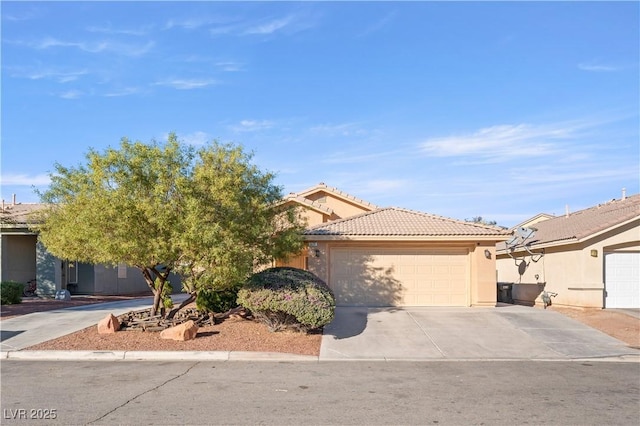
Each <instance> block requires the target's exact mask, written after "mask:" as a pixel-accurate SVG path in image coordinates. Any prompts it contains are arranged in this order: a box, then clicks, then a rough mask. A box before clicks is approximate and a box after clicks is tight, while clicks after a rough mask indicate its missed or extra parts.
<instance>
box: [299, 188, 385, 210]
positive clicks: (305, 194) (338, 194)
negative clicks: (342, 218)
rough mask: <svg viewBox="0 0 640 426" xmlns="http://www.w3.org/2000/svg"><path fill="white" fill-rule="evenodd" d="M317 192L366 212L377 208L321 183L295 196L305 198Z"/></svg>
mask: <svg viewBox="0 0 640 426" xmlns="http://www.w3.org/2000/svg"><path fill="white" fill-rule="evenodd" d="M317 192H326V193H328V194H331V195H334V196H335V197H337V198H340V199H342V200H345V201H348V202H350V203H352V204H356V205H358V206H360V207H363V208H366V209H368V210H375V209H377V208H378V206H376V205H375V204H372V203H370V202H368V201H365V200H363V199H361V198H357V197H354V196H353V195H350V194H347V193H346V192H344V191H340V190H339V189H338V188H334V187H332V186H327V185H325V184H324V183H323V182H320V183H319V184H318V185H316V186H314V187H312V188H309V189H305V190H304V191H302V192H298V193H296V194H295V195H296V196H298V197H303V198H307V197H308V196H309V195H311V194H315V193H317Z"/></svg>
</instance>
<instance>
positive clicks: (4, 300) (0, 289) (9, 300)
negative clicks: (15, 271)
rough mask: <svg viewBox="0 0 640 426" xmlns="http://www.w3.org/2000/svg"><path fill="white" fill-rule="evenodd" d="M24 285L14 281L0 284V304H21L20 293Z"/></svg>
mask: <svg viewBox="0 0 640 426" xmlns="http://www.w3.org/2000/svg"><path fill="white" fill-rule="evenodd" d="M23 291H24V284H22V283H19V282H16V281H2V282H0V304H2V305H15V304H17V303H22V292H23Z"/></svg>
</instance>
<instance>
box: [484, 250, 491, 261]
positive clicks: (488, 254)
mask: <svg viewBox="0 0 640 426" xmlns="http://www.w3.org/2000/svg"><path fill="white" fill-rule="evenodd" d="M484 257H486V258H487V259H491V252H490V251H489V249H484Z"/></svg>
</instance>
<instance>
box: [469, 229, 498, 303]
mask: <svg viewBox="0 0 640 426" xmlns="http://www.w3.org/2000/svg"><path fill="white" fill-rule="evenodd" d="M485 250H488V253H489V256H487V255H486V254H485ZM469 257H470V261H471V271H470V272H471V306H496V302H497V286H496V285H497V284H496V244H495V242H491V241H489V242H481V243H476V244H475V245H472V246H471V248H470V253H469Z"/></svg>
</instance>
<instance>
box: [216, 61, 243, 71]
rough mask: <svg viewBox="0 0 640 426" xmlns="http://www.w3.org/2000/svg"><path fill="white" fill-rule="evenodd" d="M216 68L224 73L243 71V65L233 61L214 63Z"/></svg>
mask: <svg viewBox="0 0 640 426" xmlns="http://www.w3.org/2000/svg"><path fill="white" fill-rule="evenodd" d="M215 65H216V67H218V68H219V69H221V70H222V71H225V72H237V71H243V70H244V64H243V63H241V62H235V61H220V62H216V64H215Z"/></svg>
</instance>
